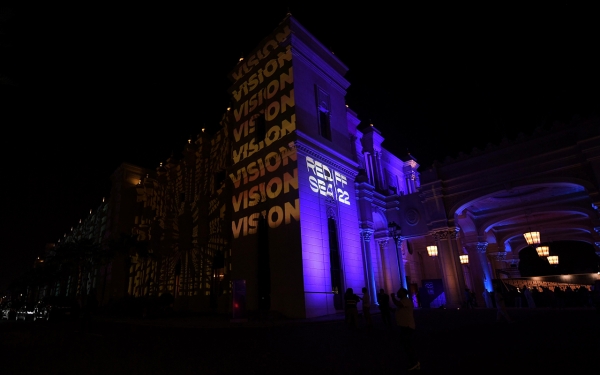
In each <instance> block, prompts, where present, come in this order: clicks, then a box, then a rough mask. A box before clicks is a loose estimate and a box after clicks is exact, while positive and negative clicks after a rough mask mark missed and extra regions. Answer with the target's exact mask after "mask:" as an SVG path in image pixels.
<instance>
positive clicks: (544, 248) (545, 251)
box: [535, 246, 550, 257]
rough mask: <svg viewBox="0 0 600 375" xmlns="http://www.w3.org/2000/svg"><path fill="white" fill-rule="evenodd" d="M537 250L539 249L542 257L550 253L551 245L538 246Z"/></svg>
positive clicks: (539, 254)
mask: <svg viewBox="0 0 600 375" xmlns="http://www.w3.org/2000/svg"><path fill="white" fill-rule="evenodd" d="M535 251H537V253H538V256H541V257H547V256H548V255H550V247H548V246H538V247H536V248H535Z"/></svg>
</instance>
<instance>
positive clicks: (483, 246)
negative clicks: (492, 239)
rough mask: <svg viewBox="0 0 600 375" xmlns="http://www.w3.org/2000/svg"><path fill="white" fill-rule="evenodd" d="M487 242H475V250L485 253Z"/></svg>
mask: <svg viewBox="0 0 600 375" xmlns="http://www.w3.org/2000/svg"><path fill="white" fill-rule="evenodd" d="M487 247H488V243H487V242H477V252H478V253H480V254H485V253H486V252H487Z"/></svg>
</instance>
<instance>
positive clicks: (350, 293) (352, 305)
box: [344, 288, 360, 328]
mask: <svg viewBox="0 0 600 375" xmlns="http://www.w3.org/2000/svg"><path fill="white" fill-rule="evenodd" d="M358 301H360V297H359V296H357V295H356V294H354V290H353V289H352V288H348V289H346V293H345V294H344V302H345V305H346V309H345V311H346V325H347V326H348V328H358V308H357V307H356V305H357V304H358Z"/></svg>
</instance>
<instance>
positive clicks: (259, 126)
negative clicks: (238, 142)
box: [254, 113, 267, 142]
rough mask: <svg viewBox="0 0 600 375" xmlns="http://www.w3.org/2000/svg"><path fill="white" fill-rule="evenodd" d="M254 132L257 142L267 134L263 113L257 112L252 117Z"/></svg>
mask: <svg viewBox="0 0 600 375" xmlns="http://www.w3.org/2000/svg"><path fill="white" fill-rule="evenodd" d="M254 134H256V141H257V142H258V141H260V140H263V139H265V136H266V135H267V121H266V119H265V114H264V113H259V114H258V116H257V117H255V118H254Z"/></svg>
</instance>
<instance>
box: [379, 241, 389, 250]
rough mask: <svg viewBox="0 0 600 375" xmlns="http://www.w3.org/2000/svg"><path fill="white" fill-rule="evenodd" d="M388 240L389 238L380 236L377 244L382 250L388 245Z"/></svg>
mask: <svg viewBox="0 0 600 375" xmlns="http://www.w3.org/2000/svg"><path fill="white" fill-rule="evenodd" d="M388 242H389V238H380V239H378V240H377V244H378V245H379V248H380V249H381V250H383V249H384V248H385V247H386V246H387V244H388Z"/></svg>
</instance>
